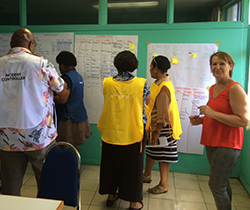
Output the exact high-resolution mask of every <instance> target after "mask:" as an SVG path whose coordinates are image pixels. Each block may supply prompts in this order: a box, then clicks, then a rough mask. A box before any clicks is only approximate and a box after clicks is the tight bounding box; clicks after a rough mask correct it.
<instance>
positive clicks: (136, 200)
mask: <svg viewBox="0 0 250 210" xmlns="http://www.w3.org/2000/svg"><path fill="white" fill-rule="evenodd" d="M114 65H115V67H116V69H117V70H118V74H117V75H116V76H114V77H108V78H105V79H104V81H103V95H104V105H103V110H102V114H101V117H100V120H99V122H98V125H97V127H98V129H99V131H100V133H101V138H102V159H101V168H100V188H99V193H100V194H102V195H103V194H108V199H107V202H106V205H107V206H108V207H111V206H113V204H114V203H115V201H116V200H117V199H118V198H120V199H123V200H126V201H129V202H130V207H129V209H130V210H139V209H142V208H143V203H142V187H143V175H142V173H143V159H144V146H145V139H146V134H145V125H146V123H147V117H146V114H145V104H148V103H149V100H150V89H149V86H148V84H147V82H146V79H144V78H139V77H135V76H134V75H133V74H132V72H133V71H134V70H135V69H137V67H138V61H137V59H136V57H135V55H134V54H133V53H131V52H130V51H122V52H120V53H118V54H117V55H116V57H115V59H114Z"/></svg>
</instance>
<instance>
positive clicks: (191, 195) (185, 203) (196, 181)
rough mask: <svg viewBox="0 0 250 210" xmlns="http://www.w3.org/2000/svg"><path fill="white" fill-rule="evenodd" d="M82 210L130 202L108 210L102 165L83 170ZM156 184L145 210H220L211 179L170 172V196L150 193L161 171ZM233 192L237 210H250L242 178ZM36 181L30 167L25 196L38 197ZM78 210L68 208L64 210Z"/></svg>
mask: <svg viewBox="0 0 250 210" xmlns="http://www.w3.org/2000/svg"><path fill="white" fill-rule="evenodd" d="M81 171H82V172H81V202H82V210H108V209H109V210H115V209H116V210H125V209H127V208H128V206H129V203H128V202H125V201H123V200H118V201H117V202H116V203H115V205H114V206H113V207H112V208H107V207H105V201H106V199H107V196H106V195H105V196H102V195H100V194H99V193H98V184H99V181H98V180H99V166H93V165H84V166H82V169H81ZM152 178H153V181H152V182H151V183H150V184H144V189H143V192H144V199H143V203H144V208H143V210H216V207H215V204H214V201H213V196H212V194H211V192H210V190H209V188H208V184H207V182H208V176H203V175H194V174H183V173H175V172H173V173H170V179H169V185H170V190H169V192H168V193H165V194H160V195H152V194H149V193H147V189H148V187H149V186H151V187H152V186H155V185H156V184H158V182H159V172H158V171H153V173H152ZM230 183H231V186H232V190H233V208H232V209H233V210H249V209H250V198H249V195H248V193H247V192H246V190H245V189H244V187H243V186H242V185H241V183H240V182H239V180H238V179H231V180H230ZM35 195H36V182H35V177H34V175H33V172H32V169H31V168H30V167H29V168H28V170H27V172H26V175H25V178H24V182H23V187H22V196H30V197H35ZM72 209H74V208H71V207H64V210H72Z"/></svg>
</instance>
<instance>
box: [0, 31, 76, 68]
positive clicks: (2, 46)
mask: <svg viewBox="0 0 250 210" xmlns="http://www.w3.org/2000/svg"><path fill="white" fill-rule="evenodd" d="M11 36H12V34H0V57H2V56H4V55H6V54H7V53H8V52H9V50H10V41H11ZM34 36H35V40H36V43H37V46H36V48H35V53H36V54H39V55H40V56H43V57H44V58H46V59H48V60H49V61H50V62H51V63H52V64H53V65H54V66H55V68H57V66H58V65H57V63H56V56H57V55H58V53H59V52H60V51H63V50H66V51H70V52H73V44H74V33H34ZM58 72H59V71H58Z"/></svg>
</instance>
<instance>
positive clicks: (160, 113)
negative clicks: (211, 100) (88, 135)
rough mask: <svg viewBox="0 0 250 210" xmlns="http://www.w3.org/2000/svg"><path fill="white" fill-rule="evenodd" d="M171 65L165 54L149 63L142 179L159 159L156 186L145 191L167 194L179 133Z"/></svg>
mask: <svg viewBox="0 0 250 210" xmlns="http://www.w3.org/2000/svg"><path fill="white" fill-rule="evenodd" d="M170 67H171V64H170V62H169V60H168V58H166V57H164V56H157V57H155V58H153V60H152V62H151V64H150V74H151V77H152V78H154V79H155V81H154V82H153V84H152V85H151V86H150V91H151V100H150V103H149V105H148V108H149V109H148V110H149V116H150V117H149V120H148V125H147V128H148V127H149V131H148V133H149V140H148V143H147V145H146V155H147V156H146V168H145V171H144V174H143V182H145V183H150V182H151V181H152V178H151V171H152V169H153V166H154V164H155V162H156V161H158V162H159V168H160V177H161V180H160V182H159V184H158V185H156V186H155V187H153V188H149V189H148V192H149V193H153V194H160V193H166V192H168V190H169V185H168V175H169V169H170V163H176V162H178V153H177V140H178V139H180V137H179V136H180V135H181V134H182V128H181V122H180V116H179V111H178V105H177V102H176V98H175V90H174V86H173V84H172V82H171V80H170V77H169V75H168V73H167V72H168V69H170ZM150 118H151V120H150Z"/></svg>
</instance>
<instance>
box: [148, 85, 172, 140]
mask: <svg viewBox="0 0 250 210" xmlns="http://www.w3.org/2000/svg"><path fill="white" fill-rule="evenodd" d="M170 102H171V99H170V92H169V90H168V89H167V87H162V89H161V91H160V93H159V94H158V96H157V97H156V101H155V104H156V107H157V116H156V122H157V126H156V130H154V131H153V134H152V139H153V140H157V139H158V138H159V136H160V132H161V130H162V128H163V126H165V125H164V124H166V122H167V123H169V122H170V117H169V105H170Z"/></svg>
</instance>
